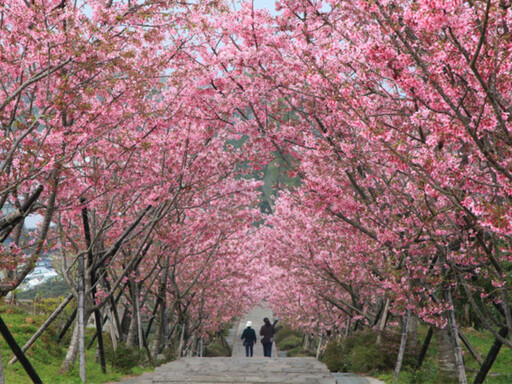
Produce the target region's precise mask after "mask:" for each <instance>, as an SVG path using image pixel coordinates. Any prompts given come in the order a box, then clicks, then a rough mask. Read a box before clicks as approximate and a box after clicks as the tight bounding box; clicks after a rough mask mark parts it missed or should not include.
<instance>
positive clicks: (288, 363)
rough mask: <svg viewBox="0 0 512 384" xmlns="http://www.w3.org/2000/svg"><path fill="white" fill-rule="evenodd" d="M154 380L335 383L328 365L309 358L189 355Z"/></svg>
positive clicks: (240, 383)
mask: <svg viewBox="0 0 512 384" xmlns="http://www.w3.org/2000/svg"><path fill="white" fill-rule="evenodd" d="M153 383H155V384H156V383H161V384H163V383H165V384H173V383H189V384H190V383H198V384H199V383H201V384H206V383H210V384H214V383H215V384H218V383H230V384H234V383H238V384H264V383H267V384H277V383H279V384H288V383H289V384H335V383H336V381H335V379H334V378H333V377H332V376H331V374H330V373H329V370H328V369H327V367H326V366H325V365H324V364H322V363H320V362H319V361H317V360H316V359H314V358H312V357H296V358H270V359H269V358H264V357H260V358H258V357H254V358H247V357H213V358H212V357H210V358H200V357H189V358H183V359H180V360H178V361H173V362H171V363H168V364H165V365H162V366H161V367H158V368H157V369H156V370H155V373H154V375H153Z"/></svg>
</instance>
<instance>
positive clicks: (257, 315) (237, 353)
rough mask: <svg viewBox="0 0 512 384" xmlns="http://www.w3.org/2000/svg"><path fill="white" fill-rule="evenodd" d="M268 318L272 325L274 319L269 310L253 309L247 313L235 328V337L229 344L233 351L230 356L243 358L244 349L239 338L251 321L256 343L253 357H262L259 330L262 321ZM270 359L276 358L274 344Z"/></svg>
mask: <svg viewBox="0 0 512 384" xmlns="http://www.w3.org/2000/svg"><path fill="white" fill-rule="evenodd" d="M265 317H268V318H269V319H270V322H271V323H274V317H273V314H272V311H271V310H270V309H269V308H263V307H255V308H253V309H252V310H251V311H250V312H249V313H247V314H246V315H245V316H244V317H242V318H241V319H240V322H239V323H238V325H236V326H235V330H236V331H235V332H234V334H235V337H234V339H233V341H232V342H231V348H232V350H233V352H232V354H231V356H232V357H244V356H245V347H244V345H243V343H242V340H241V339H240V337H241V336H242V332H243V331H244V329H245V328H246V325H247V322H248V321H249V320H250V321H252V328H253V329H254V330H255V331H256V337H257V339H258V342H257V343H256V345H255V346H254V357H263V345H262V344H261V342H260V340H261V337H260V328H261V326H262V325H263V319H264V318H265ZM272 357H277V351H276V344H275V343H274V344H272Z"/></svg>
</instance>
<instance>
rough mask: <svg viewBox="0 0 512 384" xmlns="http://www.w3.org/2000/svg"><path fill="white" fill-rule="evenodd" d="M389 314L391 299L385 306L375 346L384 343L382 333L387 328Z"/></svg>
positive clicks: (387, 300)
mask: <svg viewBox="0 0 512 384" xmlns="http://www.w3.org/2000/svg"><path fill="white" fill-rule="evenodd" d="M388 312H389V298H387V299H386V303H385V304H384V309H383V310H382V315H381V318H380V321H379V332H378V333H377V340H376V341H375V344H377V345H380V343H381V341H382V331H383V330H384V327H385V326H386V322H387V320H388Z"/></svg>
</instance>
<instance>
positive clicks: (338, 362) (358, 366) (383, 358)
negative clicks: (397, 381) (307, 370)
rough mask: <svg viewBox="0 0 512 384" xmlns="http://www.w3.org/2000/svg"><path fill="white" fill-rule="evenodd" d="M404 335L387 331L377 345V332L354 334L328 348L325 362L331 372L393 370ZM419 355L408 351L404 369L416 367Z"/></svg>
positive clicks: (370, 330)
mask: <svg viewBox="0 0 512 384" xmlns="http://www.w3.org/2000/svg"><path fill="white" fill-rule="evenodd" d="M400 339H401V334H400V332H397V331H384V332H382V334H381V343H380V344H379V345H377V344H376V340H377V332H375V331H374V330H372V329H366V330H363V331H359V332H355V333H353V334H351V335H349V336H347V337H346V338H345V339H344V340H343V341H340V342H336V341H331V342H330V343H329V344H327V346H326V349H325V352H324V357H323V362H324V363H325V364H326V365H327V367H328V368H329V369H330V370H331V372H339V371H351V372H361V373H365V372H382V371H387V370H393V369H394V367H395V363H396V358H397V356H398V349H399V347H400ZM417 353H418V351H417V350H416V349H415V350H412V349H411V348H410V347H408V348H407V349H406V353H405V356H404V360H403V366H404V368H405V367H407V366H412V365H413V364H414V363H415V357H416V356H417Z"/></svg>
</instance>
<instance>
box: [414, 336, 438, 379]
mask: <svg viewBox="0 0 512 384" xmlns="http://www.w3.org/2000/svg"><path fill="white" fill-rule="evenodd" d="M433 333H434V330H433V329H432V327H430V328H429V329H428V332H427V336H425V340H424V341H423V345H422V347H421V351H420V354H419V355H418V360H417V361H416V366H415V367H414V369H416V370H418V369H420V368H421V365H422V364H423V360H425V356H426V355H427V351H428V347H429V346H430V340H432V335H433Z"/></svg>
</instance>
